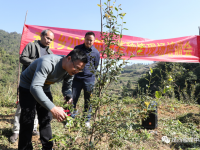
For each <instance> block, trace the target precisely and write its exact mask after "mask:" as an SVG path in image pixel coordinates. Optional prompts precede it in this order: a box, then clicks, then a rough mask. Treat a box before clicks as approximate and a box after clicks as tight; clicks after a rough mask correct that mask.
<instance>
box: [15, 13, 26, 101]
mask: <svg viewBox="0 0 200 150" xmlns="http://www.w3.org/2000/svg"><path fill="white" fill-rule="evenodd" d="M27 13H28V10H27V11H26V16H25V20H24V25H25V23H26V17H27ZM23 31H24V27H23V30H22V35H23ZM21 41H22V36H21V40H20V43H21ZM20 48H21V45H20ZM20 56H21V55H20V49H19V65H18V79H17V102H18V101H19V80H20Z"/></svg>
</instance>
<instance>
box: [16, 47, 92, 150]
mask: <svg viewBox="0 0 200 150" xmlns="http://www.w3.org/2000/svg"><path fill="white" fill-rule="evenodd" d="M87 62H88V60H87V55H86V54H85V52H83V51H81V50H79V49H75V50H73V51H71V52H70V53H69V54H68V55H67V56H66V57H64V56H58V55H54V54H51V55H46V56H43V57H41V58H39V59H37V60H35V61H34V62H33V63H31V64H30V66H29V67H28V68H26V70H25V71H23V72H22V74H21V76H20V84H19V103H20V106H21V117H20V132H19V143H18V149H19V150H25V149H26V150H27V149H28V150H29V149H30V150H32V149H33V147H32V142H31V138H32V130H33V122H34V117H35V112H36V111H37V114H38V120H39V131H40V140H41V143H42V147H43V148H42V149H43V150H51V149H52V147H53V141H49V140H50V139H52V132H51V124H50V122H51V119H52V115H53V116H54V118H56V119H57V120H58V121H63V120H64V119H65V118H66V116H67V115H66V114H65V112H64V109H63V108H62V107H57V106H55V105H54V103H53V98H52V95H51V92H50V85H51V84H53V83H55V82H60V81H62V80H63V85H62V93H63V96H64V98H65V99H66V98H69V97H72V88H71V86H72V81H73V75H75V74H76V73H78V72H80V71H82V69H83V68H84V67H85V64H86V63H87ZM68 103H72V98H71V99H70V100H69V101H68Z"/></svg>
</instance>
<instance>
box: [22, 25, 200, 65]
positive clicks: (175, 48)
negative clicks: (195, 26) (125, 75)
mask: <svg viewBox="0 0 200 150" xmlns="http://www.w3.org/2000/svg"><path fill="white" fill-rule="evenodd" d="M44 29H51V30H52V31H53V32H54V40H53V42H52V43H51V44H50V49H51V50H52V51H53V53H54V54H58V55H67V54H68V53H69V52H70V51H71V50H73V48H74V47H75V46H76V45H79V44H82V43H84V36H85V33H86V32H87V30H78V29H67V28H56V27H45V26H35V25H26V24H25V25H24V29H23V34H22V40H21V45H20V54H21V53H22V51H23V49H24V47H25V46H26V45H27V44H28V43H29V42H31V41H34V40H40V33H41V32H42V30H44ZM93 32H94V33H95V36H96V37H95V38H96V40H95V43H94V46H95V47H96V48H97V49H98V50H99V51H100V50H101V45H102V42H101V41H100V32H98V31H93ZM120 45H121V46H122V47H123V50H121V53H124V54H125V56H124V57H123V59H129V58H130V56H131V55H134V57H132V58H131V59H132V60H149V61H166V62H199V57H200V47H199V45H200V38H199V36H185V37H179V38H172V39H162V40H150V39H145V38H140V37H134V36H127V35H123V37H122V40H121V43H120ZM113 50H117V49H115V48H113Z"/></svg>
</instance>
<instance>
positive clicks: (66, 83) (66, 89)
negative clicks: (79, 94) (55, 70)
mask: <svg viewBox="0 0 200 150" xmlns="http://www.w3.org/2000/svg"><path fill="white" fill-rule="evenodd" d="M73 79H74V76H70V75H67V76H66V77H65V78H64V80H63V85H62V93H63V96H64V97H65V99H66V100H67V101H68V100H70V99H71V98H72V82H73Z"/></svg>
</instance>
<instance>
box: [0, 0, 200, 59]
mask: <svg viewBox="0 0 200 150" xmlns="http://www.w3.org/2000/svg"><path fill="white" fill-rule="evenodd" d="M104 2H107V1H106V0H102V3H104ZM111 2H113V1H112V0H111ZM0 4H1V8H0V19H1V23H0V29H1V30H5V31H7V32H17V33H22V29H23V24H24V21H25V15H26V12H27V11H28V13H27V18H26V24H29V25H40V26H50V27H60V28H71V29H82V30H92V31H100V30H101V20H100V19H101V18H100V8H99V7H98V6H97V4H100V0H73V1H72V0H71V1H69V0H57V1H55V0H48V1H47V0H34V1H27V0H26V1H25V0H0ZM119 4H121V8H122V12H124V13H126V16H125V17H124V21H125V22H126V24H124V27H125V28H127V29H128V30H124V31H123V34H124V35H130V36H137V37H143V38H148V39H168V38H175V37H183V36H190V35H199V29H198V26H200V17H198V15H199V14H200V8H199V6H200V0H190V1H189V0H117V1H116V5H119ZM131 62H134V61H131ZM136 62H137V63H138V62H139V63H150V62H149V61H136Z"/></svg>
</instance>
